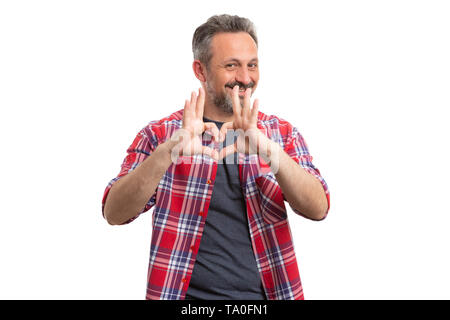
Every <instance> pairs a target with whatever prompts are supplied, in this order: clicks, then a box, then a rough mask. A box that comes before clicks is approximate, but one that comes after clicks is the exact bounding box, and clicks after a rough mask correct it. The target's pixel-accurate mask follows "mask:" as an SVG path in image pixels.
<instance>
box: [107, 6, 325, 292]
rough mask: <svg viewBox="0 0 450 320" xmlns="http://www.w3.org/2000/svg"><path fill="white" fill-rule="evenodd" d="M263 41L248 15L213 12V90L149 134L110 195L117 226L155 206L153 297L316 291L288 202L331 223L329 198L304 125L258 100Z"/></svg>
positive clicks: (203, 49)
mask: <svg viewBox="0 0 450 320" xmlns="http://www.w3.org/2000/svg"><path fill="white" fill-rule="evenodd" d="M257 45H258V42H257V37H256V33H255V30H254V26H253V24H252V23H251V22H250V21H249V20H248V19H245V18H241V17H238V16H229V15H220V16H213V17H211V18H210V19H208V21H207V22H206V23H204V24H203V25H201V26H200V27H198V28H197V30H196V31H195V33H194V37H193V52H194V62H193V69H194V73H195V76H196V77H197V79H199V80H200V83H201V86H202V87H201V88H200V89H199V92H198V94H197V93H196V92H192V94H191V98H190V100H186V102H185V106H184V108H183V109H181V110H178V111H177V112H175V113H172V114H171V115H170V116H168V117H166V118H163V119H161V120H156V121H151V122H150V123H149V124H148V125H147V126H146V127H145V128H144V129H142V130H141V131H140V132H139V133H138V135H137V136H136V138H135V140H134V141H133V143H132V144H131V146H130V147H129V148H128V150H127V152H128V155H127V156H126V158H125V160H124V161H123V164H122V169H121V171H120V173H119V175H118V176H117V177H116V178H114V179H113V180H112V181H111V182H110V183H109V185H108V186H107V188H106V190H105V194H104V197H103V214H104V217H105V218H106V219H107V221H108V222H109V223H110V224H124V223H129V222H131V221H133V220H134V219H135V218H136V217H137V216H138V215H139V214H141V213H143V212H145V211H147V210H149V209H150V208H151V207H153V206H155V210H154V213H153V223H152V225H153V230H152V240H151V251H150V262H149V271H148V286H147V295H146V298H147V299H303V297H304V296H303V290H302V285H301V281H300V276H299V272H298V267H297V262H296V258H295V254H294V249H293V241H292V237H291V233H290V228H289V223H288V220H287V215H286V208H285V206H284V201H287V202H288V203H289V205H290V206H291V208H292V210H293V211H294V212H295V213H297V214H300V215H302V216H304V217H306V218H309V219H313V220H322V219H324V218H325V216H326V215H327V213H328V210H329V193H328V189H327V185H326V183H325V181H324V180H323V178H322V177H321V175H320V172H319V171H318V170H317V169H316V168H315V167H314V166H313V164H312V162H311V160H312V157H311V156H310V154H309V152H308V149H307V147H306V144H305V142H304V140H303V138H302V136H301V135H300V133H299V132H298V131H297V129H296V128H295V127H293V126H292V125H291V124H290V123H289V122H287V121H285V120H282V119H280V118H278V117H276V116H268V115H265V114H264V113H262V112H259V111H258V100H255V101H254V103H253V105H251V103H250V96H251V95H252V94H253V92H254V91H255V90H256V87H257V85H258V81H259V69H258V54H257V53H258V48H257ZM219 128H220V130H219Z"/></svg>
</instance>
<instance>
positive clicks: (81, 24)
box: [0, 0, 450, 299]
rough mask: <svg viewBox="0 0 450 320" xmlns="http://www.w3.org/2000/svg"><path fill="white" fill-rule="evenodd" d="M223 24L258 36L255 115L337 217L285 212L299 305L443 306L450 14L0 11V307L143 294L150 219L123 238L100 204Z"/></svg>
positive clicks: (183, 5)
mask: <svg viewBox="0 0 450 320" xmlns="http://www.w3.org/2000/svg"><path fill="white" fill-rule="evenodd" d="M220 13H230V14H238V15H241V16H245V17H248V18H250V19H251V20H252V21H253V22H254V23H255V24H256V27H257V31H258V36H259V41H260V47H259V58H260V68H261V80H260V84H259V87H258V90H257V91H256V93H255V95H254V97H258V98H259V99H260V102H261V103H260V111H262V112H264V113H266V114H275V115H277V116H279V117H282V118H284V119H287V120H288V121H290V122H291V123H292V124H293V125H295V126H296V127H298V128H299V130H300V132H301V133H302V135H303V136H304V138H305V140H306V141H307V143H308V146H309V149H310V152H311V154H312V155H313V157H314V163H315V165H316V166H317V167H318V168H319V169H320V170H321V172H322V174H323V176H324V177H325V179H326V181H327V182H328V184H329V187H330V191H331V211H330V213H329V216H328V217H327V219H326V220H324V221H322V222H312V221H309V220H306V219H304V218H302V217H299V216H296V215H295V214H294V213H293V212H292V211H291V209H290V208H289V219H290V223H291V228H292V232H293V235H294V239H295V249H296V254H297V258H298V263H299V269H300V274H301V277H302V281H303V286H304V290H305V297H306V298H307V299H434V298H437V299H449V298H450V293H449V292H448V289H447V288H448V287H449V286H450V274H449V270H450V257H449V249H448V247H449V241H450V235H449V226H450V217H449V213H450V212H449V204H448V195H447V193H448V183H447V182H448V179H449V177H450V175H449V169H448V163H449V160H450V159H449V151H448V148H449V143H448V141H447V140H448V138H449V129H448V126H447V122H448V115H447V114H448V112H447V110H448V109H449V108H450V93H449V89H450V62H449V61H450V59H449V57H450V44H449V43H450V41H449V39H450V19H449V16H450V6H449V3H448V2H447V1H392V0H391V1H292V2H289V1H268V2H264V1H231V0H229V1H221V2H218V1H217V2H213V1H179V2H174V1H172V2H171V1H167V2H164V1H157V2H153V1H2V2H1V4H0V106H1V117H0V119H1V120H0V121H1V125H0V136H1V149H0V150H1V158H0V161H1V163H0V168H1V175H0V188H1V201H0V214H1V217H0V218H1V219H0V259H1V260H0V261H1V263H0V298H2V299H15V298H20V299H143V298H144V296H145V288H146V277H147V267H148V256H149V249H150V236H151V232H150V229H151V228H150V227H151V213H150V212H147V213H146V214H144V215H142V216H141V217H140V218H139V219H138V220H136V221H134V222H133V223H131V224H129V225H127V226H120V227H112V226H110V225H108V224H107V223H106V221H104V220H103V218H102V216H101V198H102V195H103V191H104V189H105V187H106V184H107V183H108V181H109V180H110V179H111V178H113V177H115V176H116V175H117V173H118V172H119V169H120V164H121V163H122V160H123V158H124V157H125V154H126V153H125V152H126V149H127V147H128V146H129V145H130V144H131V142H132V140H133V138H134V137H135V135H136V133H137V132H138V131H139V130H140V129H141V128H143V127H144V126H145V125H146V124H147V123H148V122H149V121H151V120H156V119H160V118H162V117H164V116H167V115H169V114H170V113H172V112H174V111H176V110H178V109H180V108H181V107H182V106H183V102H184V100H185V99H186V98H188V97H189V94H190V92H191V91H192V90H195V89H197V88H198V87H199V82H198V80H196V79H195V77H194V75H193V72H192V68H191V64H192V53H191V40H192V34H193V32H194V30H195V28H196V27H197V26H198V25H200V24H201V23H203V22H204V21H206V19H207V18H208V17H209V16H211V15H213V14H220ZM286 205H287V203H286ZM152 210H153V209H152Z"/></svg>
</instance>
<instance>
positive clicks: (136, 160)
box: [102, 128, 158, 224]
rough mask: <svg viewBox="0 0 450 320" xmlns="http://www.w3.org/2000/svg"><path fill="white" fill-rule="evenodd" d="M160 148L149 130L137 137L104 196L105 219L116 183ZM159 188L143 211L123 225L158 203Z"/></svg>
mask: <svg viewBox="0 0 450 320" xmlns="http://www.w3.org/2000/svg"><path fill="white" fill-rule="evenodd" d="M157 146H158V140H157V138H156V135H155V134H154V133H152V132H151V130H150V129H149V128H144V129H142V130H141V131H139V133H138V134H137V135H136V137H135V138H134V141H133V143H132V144H131V145H130V147H128V149H127V156H126V157H125V159H124V160H123V162H122V165H121V169H120V172H119V174H118V175H117V177H115V178H113V179H112V180H111V181H110V182H109V183H108V185H107V186H106V189H105V192H104V194H103V199H102V214H103V217H105V212H104V210H105V203H106V198H107V197H108V194H109V191H110V190H111V188H112V186H113V185H114V183H116V182H117V181H119V180H120V179H121V178H122V177H124V176H126V175H127V174H128V173H129V172H131V171H133V170H134V169H136V168H137V167H138V166H139V165H140V164H141V163H142V162H143V161H144V160H145V159H146V158H147V157H148V156H150V155H151V153H152V152H153V151H154V150H155V149H156V147H157ZM157 190H158V188H156V190H155V192H154V193H153V195H152V196H151V197H150V199H149V200H148V202H147V204H146V205H145V206H144V208H142V210H141V211H140V212H139V213H138V214H137V215H136V216H135V217H133V218H131V219H129V220H127V221H125V222H124V223H123V224H127V223H130V222H131V221H133V220H134V219H136V218H137V217H138V216H139V215H141V214H142V213H144V212H146V211H148V210H149V209H150V208H152V207H153V206H154V205H155V203H156V192H157Z"/></svg>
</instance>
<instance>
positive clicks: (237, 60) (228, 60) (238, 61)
mask: <svg viewBox="0 0 450 320" xmlns="http://www.w3.org/2000/svg"><path fill="white" fill-rule="evenodd" d="M232 61H233V62H237V63H239V64H241V61H240V60H239V59H236V58H230V59H226V60H225V63H226V62H232ZM249 62H258V58H253V59H252V60H250V61H249Z"/></svg>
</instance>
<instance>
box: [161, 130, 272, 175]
mask: <svg viewBox="0 0 450 320" xmlns="http://www.w3.org/2000/svg"><path fill="white" fill-rule="evenodd" d="M255 130H257V129H250V130H247V131H244V130H242V129H237V130H234V129H228V131H227V134H226V136H225V139H224V140H223V141H221V142H217V141H214V140H213V139H212V137H213V136H212V135H210V134H209V133H208V132H205V135H204V137H202V135H199V136H198V139H199V140H198V143H197V146H196V148H197V150H195V151H192V150H187V148H185V147H186V144H187V142H188V141H191V140H192V137H191V133H190V132H189V131H188V130H186V129H183V128H180V129H178V130H176V131H175V132H174V134H173V135H172V136H171V137H170V140H171V141H174V142H177V144H176V145H175V146H174V147H173V148H172V151H171V155H170V157H171V160H172V163H174V164H181V163H184V164H191V163H201V162H203V157H204V156H207V157H211V154H208V152H210V151H211V150H215V151H217V152H218V154H220V151H221V150H222V149H223V148H225V147H226V146H230V145H233V144H234V145H235V149H236V150H238V151H239V152H238V153H241V154H245V153H246V154H247V155H257V156H259V157H261V158H262V159H263V160H264V162H265V163H266V164H267V165H269V167H270V169H271V171H272V172H273V173H274V174H276V173H277V172H278V169H279V165H280V154H279V152H280V148H278V147H276V144H278V140H277V136H272V137H271V138H270V139H267V140H266V141H263V142H261V141H260V143H258V138H260V136H258V135H257V134H256V131H255ZM205 141H206V142H208V141H211V142H209V144H207V145H204V142H205ZM224 142H225V144H224ZM203 146H206V147H208V148H209V149H206V151H205V149H204V148H203ZM246 147H247V148H246ZM244 150H247V152H241V151H244ZM235 159H237V160H238V161H239V155H238V157H234V156H233V157H227V164H237V163H235ZM218 163H219V164H223V158H219V160H218Z"/></svg>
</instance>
